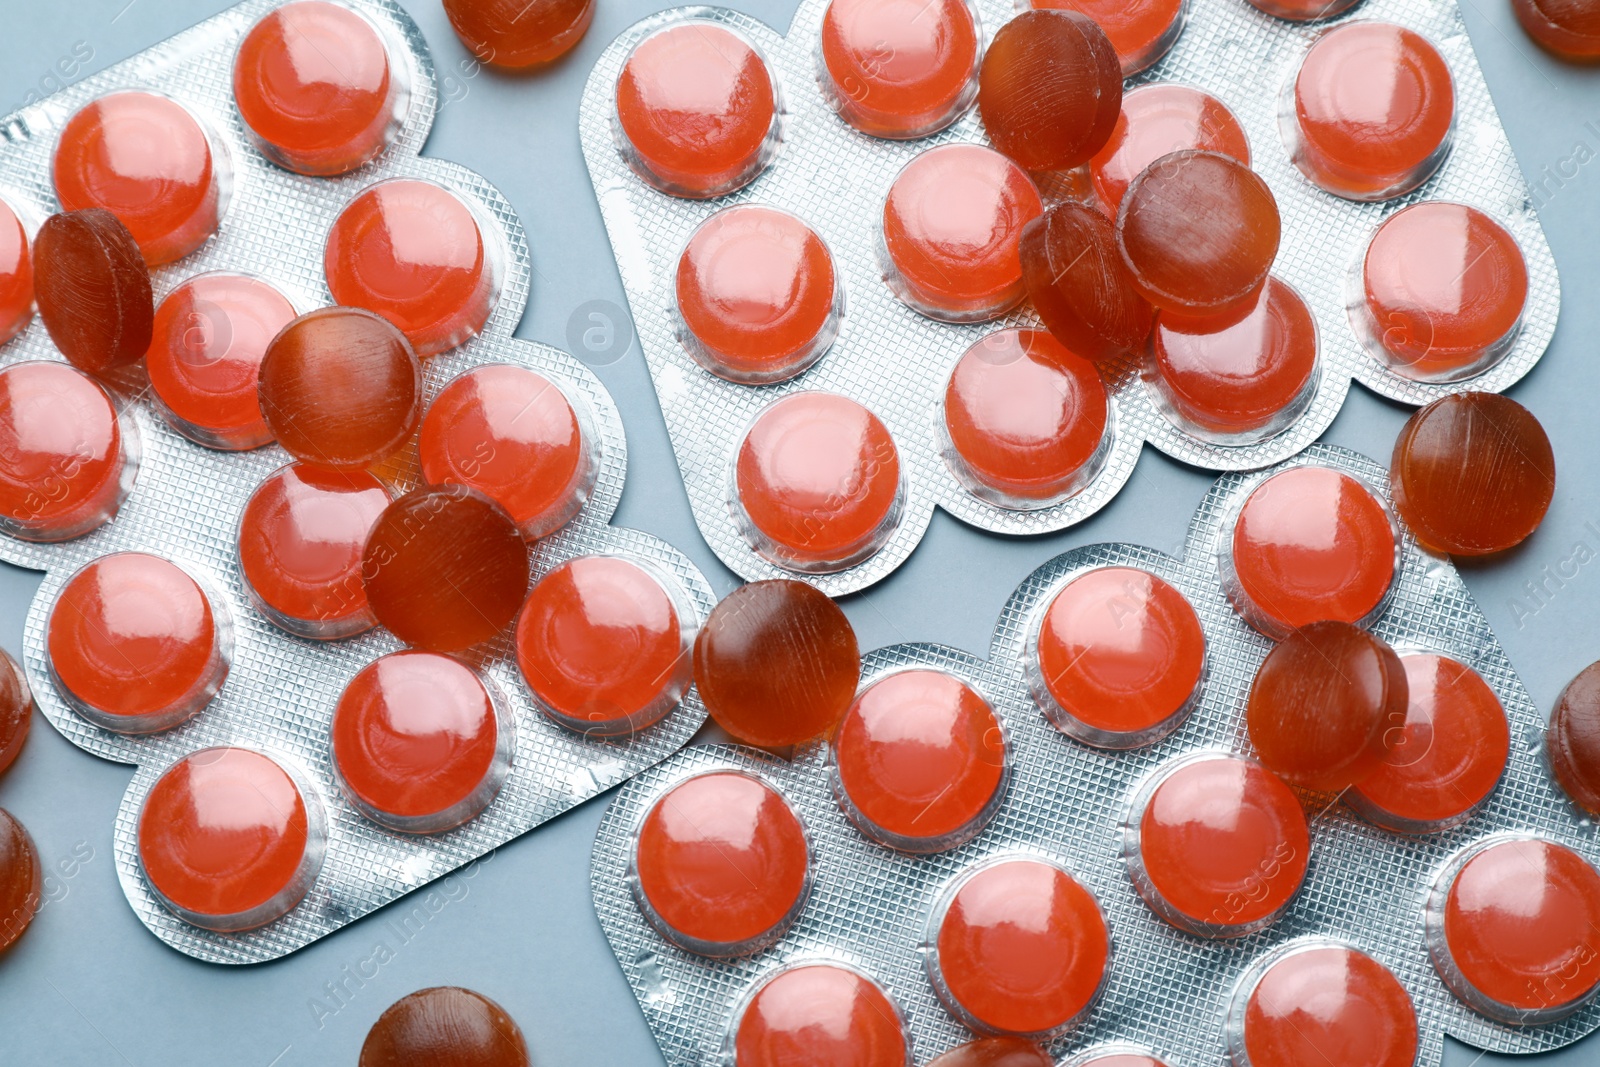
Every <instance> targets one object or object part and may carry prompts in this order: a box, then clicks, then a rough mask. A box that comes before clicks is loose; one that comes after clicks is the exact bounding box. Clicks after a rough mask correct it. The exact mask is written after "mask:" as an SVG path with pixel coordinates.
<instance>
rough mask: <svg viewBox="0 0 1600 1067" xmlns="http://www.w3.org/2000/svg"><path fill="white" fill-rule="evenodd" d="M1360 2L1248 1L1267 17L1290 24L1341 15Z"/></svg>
mask: <svg viewBox="0 0 1600 1067" xmlns="http://www.w3.org/2000/svg"><path fill="white" fill-rule="evenodd" d="M1360 2H1361V0H1250V3H1251V4H1253V5H1255V6H1256V7H1257V8H1260V9H1261V10H1262V11H1265V12H1266V13H1267V14H1269V15H1276V16H1277V17H1278V18H1280V19H1288V20H1289V21H1290V22H1314V21H1317V20H1319V19H1331V18H1333V17H1334V16H1335V15H1341V14H1343V13H1344V12H1346V11H1348V10H1350V9H1351V8H1352V7H1355V6H1356V5H1357V4H1359V3H1360Z"/></svg>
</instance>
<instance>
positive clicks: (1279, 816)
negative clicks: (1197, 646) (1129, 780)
mask: <svg viewBox="0 0 1600 1067" xmlns="http://www.w3.org/2000/svg"><path fill="white" fill-rule="evenodd" d="M1123 842H1124V845H1123V847H1124V852H1125V856H1126V858H1127V861H1128V872H1129V875H1130V877H1131V878H1132V880H1133V886H1134V888H1135V889H1136V890H1138V891H1139V895H1140V896H1142V897H1143V898H1144V899H1145V902H1146V903H1147V904H1149V905H1150V908H1151V910H1153V911H1154V912H1155V913H1156V914H1157V915H1159V916H1161V917H1162V918H1163V919H1165V920H1166V921H1167V922H1169V923H1171V924H1172V925H1173V926H1175V927H1177V928H1178V929H1180V930H1185V931H1187V932H1189V933H1191V934H1195V935H1196V936H1199V937H1211V938H1233V937H1244V936H1246V935H1248V934H1252V933H1255V932H1256V931H1258V930H1263V929H1265V928H1266V927H1268V926H1270V925H1271V924H1272V923H1274V922H1276V921H1277V919H1278V917H1279V916H1280V915H1282V914H1283V913H1284V912H1285V911H1286V910H1287V909H1288V907H1289V905H1290V903H1292V902H1293V900H1294V898H1295V895H1296V894H1297V893H1298V892H1299V891H1300V885H1301V883H1302V882H1303V881H1305V876H1306V868H1307V863H1308V862H1309V860H1310V856H1311V838H1310V832H1309V831H1308V829H1307V827H1306V817H1305V812H1304V811H1302V810H1301V808H1300V801H1299V800H1298V799H1297V798H1296V797H1295V795H1294V793H1293V792H1292V791H1291V790H1290V789H1289V787H1288V786H1286V785H1284V783H1283V782H1282V781H1281V780H1280V779H1279V778H1278V777H1277V776H1276V775H1275V774H1273V773H1272V772H1271V771H1269V770H1267V769H1266V768H1265V767H1262V766H1261V765H1260V764H1258V763H1256V762H1255V761H1253V760H1248V759H1244V758H1243V757H1240V756H1233V755H1228V754H1225V753H1199V754H1196V755H1193V756H1188V757H1184V758H1182V759H1179V760H1176V761H1174V762H1172V763H1169V764H1168V765H1167V766H1166V767H1165V768H1163V769H1162V770H1161V771H1160V772H1159V773H1158V775H1157V777H1156V778H1155V779H1153V780H1152V781H1151V782H1150V783H1148V784H1147V785H1146V786H1145V787H1144V789H1143V790H1142V791H1141V792H1140V795H1139V797H1138V798H1137V799H1136V800H1135V802H1134V807H1133V811H1132V812H1131V814H1130V816H1129V819H1128V822H1127V823H1126V824H1125V830H1124V837H1123Z"/></svg>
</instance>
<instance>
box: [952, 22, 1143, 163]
mask: <svg viewBox="0 0 1600 1067" xmlns="http://www.w3.org/2000/svg"><path fill="white" fill-rule="evenodd" d="M1121 106H1122V65H1121V61H1120V60H1119V59H1118V57H1117V50H1116V48H1115V47H1114V46H1113V45H1112V43H1111V40H1110V38H1108V37H1107V36H1106V33H1105V31H1104V30H1102V29H1101V28H1100V26H1099V24H1098V23H1096V22H1095V20H1094V19H1093V18H1091V17H1089V16H1088V15H1085V14H1079V13H1078V12H1075V11H1050V10H1043V11H1035V10H1030V11H1024V12H1023V13H1022V14H1020V15H1018V16H1017V17H1016V18H1014V19H1012V20H1011V21H1010V22H1007V23H1006V24H1005V25H1003V26H1001V27H1000V29H999V30H997V31H996V32H995V35H994V39H993V40H992V41H991V42H990V44H989V47H988V50H987V51H985V52H984V56H983V65H982V68H981V69H980V71H979V73H978V111H979V113H980V114H981V115H982V116H983V128H984V130H985V132H987V133H988V135H989V140H990V141H992V142H993V143H994V146H995V147H996V148H998V149H999V150H1000V151H1002V152H1004V153H1005V154H1006V155H1008V156H1010V157H1011V158H1012V159H1014V160H1016V161H1017V162H1018V163H1020V164H1021V165H1022V166H1024V167H1026V168H1027V169H1028V170H1065V169H1068V168H1071V167H1076V166H1080V165H1081V164H1084V163H1087V162H1088V161H1089V158H1090V157H1091V156H1093V155H1094V154H1095V153H1096V152H1098V151H1100V149H1101V148H1103V147H1104V146H1105V143H1106V140H1107V139H1108V138H1110V136H1111V130H1112V128H1113V127H1114V126H1115V125H1116V121H1117V112H1118V109H1119V108H1120V107H1121Z"/></svg>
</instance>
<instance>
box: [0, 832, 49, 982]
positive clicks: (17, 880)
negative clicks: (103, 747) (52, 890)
mask: <svg viewBox="0 0 1600 1067" xmlns="http://www.w3.org/2000/svg"><path fill="white" fill-rule="evenodd" d="M43 890H44V871H43V869H42V868H41V867H40V864H39V850H38V848H37V847H36V846H35V845H34V843H33V838H32V837H31V836H30V835H29V834H28V831H27V829H26V828H25V827H24V826H23V825H22V824H21V823H20V822H18V821H17V819H16V816H14V815H12V814H11V813H10V812H9V811H6V810H5V809H4V808H0V954H4V953H5V951H6V949H8V948H10V947H11V946H12V945H14V944H16V942H17V939H18V938H19V937H21V936H22V935H23V933H25V932H26V931H27V929H28V927H29V926H30V925H32V923H33V917H34V916H35V915H36V914H38V911H39V906H40V905H41V904H42V903H43V902H44V895H43Z"/></svg>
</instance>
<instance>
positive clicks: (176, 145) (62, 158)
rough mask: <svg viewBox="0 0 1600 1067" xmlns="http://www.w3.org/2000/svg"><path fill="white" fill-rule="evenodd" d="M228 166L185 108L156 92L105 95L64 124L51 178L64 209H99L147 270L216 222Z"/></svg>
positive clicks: (180, 252) (195, 242) (184, 250)
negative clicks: (133, 244)
mask: <svg viewBox="0 0 1600 1067" xmlns="http://www.w3.org/2000/svg"><path fill="white" fill-rule="evenodd" d="M231 169H232V168H231V163H230V162H229V160H228V158H227V157H226V156H225V155H222V154H219V153H218V152H216V151H215V150H214V149H213V147H212V141H211V136H210V134H209V133H208V132H207V130H206V129H205V127H204V126H202V125H201V123H200V120H199V119H198V118H196V117H195V115H194V113H193V112H191V111H190V110H189V109H188V108H186V107H185V106H184V105H182V104H180V103H178V102H177V101H176V100H173V99H172V98H171V97H168V96H163V95H161V94H159V93H151V92H140V91H123V92H115V93H109V94H107V95H105V96H102V97H100V98H99V99H97V100H94V101H92V102H90V103H89V104H86V105H85V106H84V107H82V108H80V109H79V110H78V111H77V112H75V113H74V114H73V116H72V117H71V118H70V119H68V120H67V123H66V125H65V126H63V127H62V128H61V137H60V139H59V140H58V141H57V143H56V150H55V156H54V158H53V159H52V161H51V167H50V172H51V178H52V179H53V180H54V182H55V191H56V198H57V199H58V200H60V202H61V207H62V210H63V211H68V212H74V211H79V210H82V209H85V208H103V209H105V210H107V211H109V212H111V213H112V214H113V215H115V216H116V217H117V219H118V221H120V222H121V223H122V224H123V225H124V226H126V227H127V228H128V232H129V233H131V234H132V235H133V238H134V240H135V241H137V242H138V244H139V249H140V250H141V251H142V252H143V254H144V259H145V261H146V262H148V263H149V264H150V266H152V267H158V266H160V265H162V264H163V263H171V262H172V261H173V260H176V259H181V258H182V257H184V256H186V255H188V254H189V253H190V252H193V251H194V250H195V249H197V248H199V247H200V246H201V245H202V244H204V243H205V242H206V241H207V240H208V239H209V238H210V237H211V235H212V234H213V233H215V232H216V229H217V225H218V223H219V221H220V220H221V217H222V213H223V211H224V209H225V208H226V206H227V202H228V194H229V187H230V185H231V182H232V175H231Z"/></svg>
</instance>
